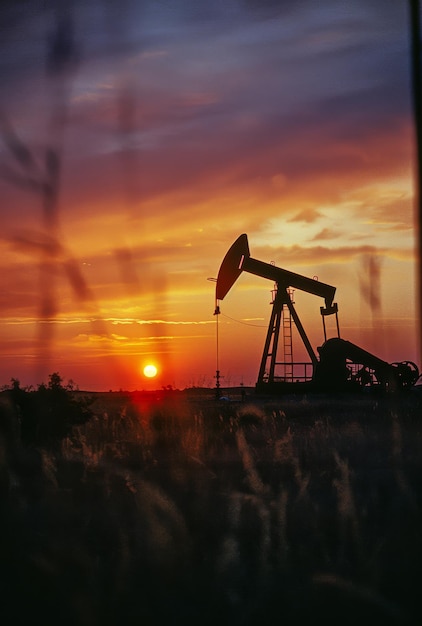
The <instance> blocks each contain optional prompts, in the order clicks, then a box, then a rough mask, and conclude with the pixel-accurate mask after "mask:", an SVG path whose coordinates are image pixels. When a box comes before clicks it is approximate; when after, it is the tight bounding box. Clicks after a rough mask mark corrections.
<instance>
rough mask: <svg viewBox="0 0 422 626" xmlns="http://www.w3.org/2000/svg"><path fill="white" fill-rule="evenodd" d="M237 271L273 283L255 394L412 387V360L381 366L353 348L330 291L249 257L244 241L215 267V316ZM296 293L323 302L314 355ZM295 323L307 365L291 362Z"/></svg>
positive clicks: (244, 237) (242, 238) (416, 373)
mask: <svg viewBox="0 0 422 626" xmlns="http://www.w3.org/2000/svg"><path fill="white" fill-rule="evenodd" d="M242 272H248V273H250V274H254V275H256V276H260V277H262V278H266V279H268V280H271V281H273V283H274V290H273V301H272V305H273V308H272V312H271V317H270V322H269V325H268V331H267V335H266V339H265V344H264V350H263V354H262V359H261V364H260V368H259V374H258V380H257V383H256V391H257V392H258V393H271V394H274V393H289V392H294V393H296V392H298V391H303V392H305V391H309V392H331V391H354V390H362V389H364V388H375V389H380V390H384V391H399V390H403V389H407V388H410V387H412V386H413V385H414V384H415V383H416V381H417V380H418V378H419V370H418V367H417V366H416V365H415V363H413V362H412V361H402V362H400V363H398V362H397V363H387V362H386V361H383V360H382V359H380V358H378V357H377V356H375V355H373V354H371V353H370V352H367V351H366V350H364V349H362V348H360V347H359V346H357V345H355V344H353V343H351V342H350V341H346V340H344V339H342V338H341V337H340V328H339V322H338V306H337V304H336V303H335V302H334V295H335V292H336V288H335V287H332V286H331V285H327V284H326V283H323V282H320V281H319V280H317V279H315V278H308V277H306V276H301V275H300V274H296V273H294V272H290V271H288V270H284V269H281V268H279V267H276V266H275V265H273V264H271V263H265V262H263V261H258V260H257V259H254V258H252V257H251V256H250V252H249V243H248V237H247V235H246V234H243V235H240V237H238V238H237V239H236V241H235V242H234V243H233V245H232V246H231V247H230V249H229V250H228V252H227V253H226V255H225V257H224V259H223V262H222V263H221V266H220V269H219V272H218V276H217V282H216V291H215V301H216V302H215V315H219V314H220V304H219V303H220V301H221V300H223V299H224V297H225V296H226V295H227V293H228V292H229V291H230V289H231V287H232V286H233V284H234V283H235V282H236V280H237V279H238V278H239V276H240V274H241V273H242ZM297 289H299V290H302V291H304V292H307V293H310V294H314V295H315V296H319V297H320V298H323V299H324V306H321V307H320V314H321V318H322V325H323V331H324V343H323V344H322V345H321V346H320V347H318V348H317V351H318V356H317V354H316V353H315V352H314V350H313V347H312V345H311V343H310V341H309V339H308V336H307V334H306V332H305V329H304V327H303V325H302V323H301V321H300V319H299V316H298V314H297V311H296V309H295V306H294V302H293V299H292V291H293V290H297ZM331 315H334V316H335V327H336V336H335V337H331V338H329V339H327V328H326V322H325V320H326V318H327V317H328V316H331ZM292 323H293V324H294V325H295V327H296V329H297V331H298V333H299V335H300V338H301V340H302V342H303V344H304V347H305V349H306V352H307V354H308V356H309V362H301V363H298V362H294V361H293V358H292V350H291V341H292V336H291V326H292ZM280 330H281V331H282V339H283V361H279V360H278V352H279V340H280Z"/></svg>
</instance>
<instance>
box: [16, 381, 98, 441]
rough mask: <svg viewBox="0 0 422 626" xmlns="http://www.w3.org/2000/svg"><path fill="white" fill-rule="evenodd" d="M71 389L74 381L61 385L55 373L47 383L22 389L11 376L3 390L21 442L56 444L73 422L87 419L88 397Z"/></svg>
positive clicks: (65, 435)
mask: <svg viewBox="0 0 422 626" xmlns="http://www.w3.org/2000/svg"><path fill="white" fill-rule="evenodd" d="M74 392H75V385H74V383H73V382H72V381H70V382H69V383H68V384H67V385H64V384H63V379H62V378H61V376H60V375H59V374H58V373H57V372H54V373H53V374H50V375H49V380H48V383H47V384H45V383H41V384H40V385H38V388H37V389H36V390H34V389H32V388H22V387H21V386H20V382H19V380H17V379H16V378H12V379H11V385H10V386H9V387H7V388H6V389H5V391H4V393H5V394H6V395H7V396H8V397H9V399H10V400H11V402H12V405H13V406H14V408H15V411H16V415H17V419H18V421H19V425H20V436H21V440H22V443H24V444H36V445H42V446H47V447H51V446H55V445H58V444H59V442H60V441H61V440H62V439H63V438H64V437H67V436H68V435H69V434H70V433H71V431H72V428H73V427H74V426H75V425H80V424H84V423H85V422H86V421H87V420H89V419H90V417H92V411H91V410H90V404H91V400H90V399H89V398H86V397H79V398H77V397H76V396H75V393H74Z"/></svg>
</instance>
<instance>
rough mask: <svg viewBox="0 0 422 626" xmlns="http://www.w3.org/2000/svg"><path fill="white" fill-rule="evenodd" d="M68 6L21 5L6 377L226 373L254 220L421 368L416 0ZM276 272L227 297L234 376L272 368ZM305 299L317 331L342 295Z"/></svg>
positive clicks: (293, 266) (266, 243)
mask: <svg viewBox="0 0 422 626" xmlns="http://www.w3.org/2000/svg"><path fill="white" fill-rule="evenodd" d="M57 6H60V7H61V9H63V8H64V7H65V6H66V2H62V3H57V2H53V1H51V2H48V1H47V2H41V1H35V0H32V1H27V2H20V3H14V2H10V3H9V4H7V3H5V4H4V7H5V8H4V9H2V10H1V16H0V29H1V37H0V46H1V55H0V68H1V79H2V95H1V101H0V114H1V126H0V130H1V137H0V138H1V141H0V174H1V176H2V177H1V179H0V189H1V205H0V211H1V218H2V229H1V243H0V245H1V256H0V264H1V273H0V280H1V291H0V298H1V314H0V342H1V360H0V385H2V384H7V383H9V382H10V379H11V377H14V378H18V379H19V380H20V381H21V383H22V384H23V385H30V384H32V385H37V384H38V383H40V382H42V381H46V380H47V377H48V374H49V373H52V372H55V371H58V372H59V373H60V374H61V375H62V376H63V378H64V379H65V380H68V379H72V380H74V381H75V382H76V383H77V384H78V385H79V387H80V388H81V389H86V390H92V391H94V390H108V389H120V388H122V389H128V390H134V389H148V388H151V387H153V388H155V387H157V388H160V387H161V386H162V385H168V384H171V385H172V386H174V387H177V388H184V387H185V386H192V385H201V386H202V385H207V386H208V385H209V386H214V384H215V379H214V375H215V370H216V366H217V351H216V344H217V340H216V331H217V328H216V325H217V318H216V316H214V315H213V313H214V306H215V302H214V292H215V283H214V282H213V281H210V280H208V278H215V277H216V276H217V273H218V270H219V267H220V263H221V261H222V259H223V257H224V255H225V253H226V252H227V250H228V249H229V247H230V246H231V244H232V243H233V242H234V241H235V240H236V239H237V237H238V236H239V235H241V234H242V233H246V234H247V236H248V240H249V246H250V251H251V255H252V256H253V257H254V258H256V259H259V260H261V261H265V262H267V263H273V264H275V265H276V266H279V267H281V268H284V269H287V270H290V271H293V272H297V273H299V274H303V275H305V276H309V277H318V279H319V280H321V281H323V282H325V283H328V284H330V285H333V286H335V287H336V288H337V292H336V297H335V301H336V302H337V303H338V306H339V321H340V329H341V335H342V337H344V338H345V339H348V340H350V341H353V342H354V343H357V344H358V345H360V346H362V347H364V348H365V349H367V350H370V351H372V352H374V353H375V354H377V355H378V356H379V357H381V358H383V359H385V360H387V361H389V362H392V361H401V360H412V361H416V362H417V363H418V365H419V350H418V326H417V323H416V313H417V305H416V296H415V285H416V271H417V266H416V255H415V228H414V206H413V189H414V158H415V157H414V129H413V119H412V101H411V79H410V41H409V40H410V37H409V33H410V18H409V3H408V2H407V1H406V0H322V1H321V2H315V1H314V0H297V1H295V0H284V1H282V0H278V1H276V0H273V1H271V0H224V1H221V2H220V1H217V0H216V1H215V2H205V1H204V2H203V1H202V0H155V1H154V0H120V1H117V0H116V1H112V0H109V1H106V0H86V1H82V0H73V1H72V2H70V3H69V12H68V14H67V15H64V16H63V15H59V16H58V17H57V10H56V9H57ZM58 20H64V21H60V24H62V26H61V30H60V33H61V34H60V37H57V34H56V35H55V33H57V22H58ZM46 154H50V156H51V155H53V157H54V158H50V159H49V158H48V157H47V159H46ZM56 166H57V167H59V168H60V177H59V179H58V180H59V182H58V184H57V187H56V188H55V189H54V185H51V181H52V180H53V179H54V172H55V171H56V170H55V167H56ZM47 170H48V171H47ZM54 180H57V179H54ZM49 184H50V187H49V186H48V185H49ZM48 192H49V193H50V195H48ZM49 203H50V204H49ZM272 287H273V285H272V284H271V283H270V282H269V281H267V280H265V279H262V278H259V277H257V276H253V275H251V274H247V273H244V274H242V275H241V277H240V278H239V280H238V281H237V282H236V284H235V285H234V286H233V288H232V290H231V291H230V292H229V294H228V295H227V296H226V298H225V299H224V300H223V301H222V302H221V303H220V306H221V315H220V316H219V317H218V338H219V342H218V343H219V353H218V365H219V369H220V370H221V374H222V376H223V377H224V378H223V380H222V384H223V385H224V384H230V385H235V384H239V383H240V382H243V383H244V384H245V385H254V384H255V382H256V378H257V373H258V368H259V362H260V359H261V353H262V349H263V344H264V339H265V335H266V331H267V325H268V321H269V316H270V314H271V306H270V302H271V289H272ZM294 300H295V304H296V309H297V311H298V314H299V316H300V318H301V320H302V322H303V324H304V326H305V329H306V331H307V332H308V334H309V337H310V339H311V342H312V344H313V346H314V348H315V349H316V347H317V346H318V345H321V343H322V341H323V333H322V326H321V317H320V314H319V310H320V306H321V305H322V304H323V302H322V301H321V300H320V299H319V298H318V297H315V296H310V295H309V294H305V293H303V292H300V291H296V292H295V294H294ZM371 303H372V306H371ZM295 349H296V348H295ZM296 353H297V354H298V355H300V353H301V346H299V345H298V346H297V352H296ZM148 363H152V364H155V365H156V366H157V368H158V376H157V377H156V378H154V379H151V380H148V379H146V378H145V377H144V376H143V374H142V369H143V367H144V365H146V364H148Z"/></svg>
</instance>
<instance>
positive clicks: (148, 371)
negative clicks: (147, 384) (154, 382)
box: [143, 365, 157, 378]
mask: <svg viewBox="0 0 422 626" xmlns="http://www.w3.org/2000/svg"><path fill="white" fill-rule="evenodd" d="M143 371H144V376H146V377H147V378H154V376H156V375H157V368H156V367H155V365H145V367H144V370H143Z"/></svg>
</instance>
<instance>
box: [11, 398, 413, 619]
mask: <svg viewBox="0 0 422 626" xmlns="http://www.w3.org/2000/svg"><path fill="white" fill-rule="evenodd" d="M246 391H247V393H246V394H245V397H244V398H243V399H242V398H241V396H240V393H238V392H237V391H236V392H233V393H232V400H231V401H222V400H216V399H215V395H214V391H213V390H201V389H191V390H185V391H181V392H179V391H172V390H166V391H164V390H163V391H161V392H157V393H156V394H142V393H132V394H129V393H127V394H126V393H111V392H110V393H104V394H88V395H90V397H91V399H92V404H91V409H92V411H93V416H92V417H91V419H90V420H88V421H87V422H86V423H85V424H80V425H78V426H75V427H74V428H73V431H72V432H71V434H70V435H69V436H66V437H64V438H63V439H62V440H61V441H60V442H58V444H57V445H56V446H39V445H38V446H35V445H24V444H23V443H22V442H21V440H20V436H19V421H18V420H17V416H16V414H15V412H14V407H13V406H10V404H8V402H7V401H6V400H3V402H2V405H1V407H2V413H1V416H2V418H3V419H2V431H1V432H2V433H3V437H2V447H1V457H0V461H1V483H0V488H1V495H2V500H1V511H0V519H1V521H0V524H1V536H0V541H1V547H0V549H1V554H2V559H1V565H0V567H1V574H2V585H1V589H2V596H3V597H2V601H1V603H0V615H1V616H2V617H3V623H5V624H6V623H13V624H28V623H30V621H39V622H40V623H41V622H42V623H43V624H53V623H54V624H78V625H79V624H80V625H81V626H82V625H86V626H97V625H98V626H100V625H107V626H115V625H117V624H122V625H126V624H127V625H135V624H139V625H140V624H147V625H148V626H154V625H156V624H157V625H161V624H192V625H193V624H201V625H208V624H209V625H210V626H211V625H213V626H214V625H215V624H234V625H245V626H246V625H247V626H249V625H252V624H263V625H266V624H275V623H280V624H283V623H284V624H309V623H315V622H323V623H326V624H329V623H333V624H334V623H336V624H356V622H357V621H358V620H363V619H365V620H366V622H368V623H372V624H382V625H384V624H386V625H387V624H409V625H410V624H420V623H422V608H421V600H420V588H421V583H422V566H421V563H422V454H421V453H422V412H421V404H422V394H420V392H419V391H416V390H412V391H411V392H409V393H407V394H403V395H400V396H398V397H387V396H382V395H379V396H369V395H368V396H364V395H362V396H350V397H348V396H345V395H339V396H323V395H320V396H314V397H309V396H304V397H300V396H298V397H294V396H286V397H279V398H263V397H258V396H255V395H254V394H253V393H252V392H251V390H246ZM80 395H83V394H82V393H80ZM85 395H86V394H85Z"/></svg>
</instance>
